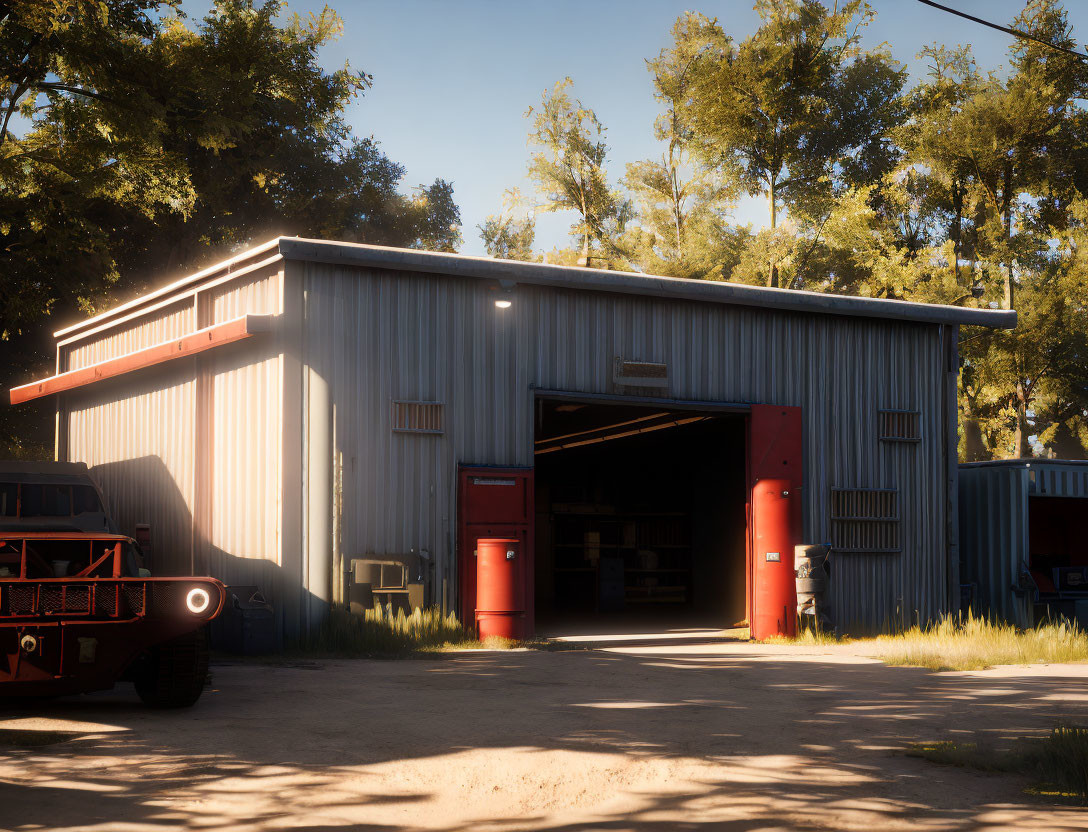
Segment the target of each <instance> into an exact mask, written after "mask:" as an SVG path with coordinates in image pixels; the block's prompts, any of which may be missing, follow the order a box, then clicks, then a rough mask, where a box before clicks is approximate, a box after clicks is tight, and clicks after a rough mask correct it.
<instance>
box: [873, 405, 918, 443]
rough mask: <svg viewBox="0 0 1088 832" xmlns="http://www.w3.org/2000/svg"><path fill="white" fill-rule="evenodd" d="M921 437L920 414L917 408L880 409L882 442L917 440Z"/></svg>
mask: <svg viewBox="0 0 1088 832" xmlns="http://www.w3.org/2000/svg"><path fill="white" fill-rule="evenodd" d="M921 438H922V433H921V414H920V413H919V412H918V411H917V410H881V411H880V439H881V441H882V442H918V441H920V440H921Z"/></svg>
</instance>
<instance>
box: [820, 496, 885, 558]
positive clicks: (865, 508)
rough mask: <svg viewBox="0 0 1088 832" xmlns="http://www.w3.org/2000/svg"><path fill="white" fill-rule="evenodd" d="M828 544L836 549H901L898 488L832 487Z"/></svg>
mask: <svg viewBox="0 0 1088 832" xmlns="http://www.w3.org/2000/svg"><path fill="white" fill-rule="evenodd" d="M831 544H832V547H833V548H834V550H835V551H836V552H860V553H870V554H872V553H883V552H889V553H891V552H899V551H901V547H900V542H899V491H898V490H896V489H894V488H833V489H831Z"/></svg>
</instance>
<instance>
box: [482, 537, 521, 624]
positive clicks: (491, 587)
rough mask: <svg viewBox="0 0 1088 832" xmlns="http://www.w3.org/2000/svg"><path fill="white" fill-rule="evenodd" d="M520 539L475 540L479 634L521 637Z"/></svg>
mask: <svg viewBox="0 0 1088 832" xmlns="http://www.w3.org/2000/svg"><path fill="white" fill-rule="evenodd" d="M522 568H523V567H522V557H521V542H520V541H519V540H516V539H514V538H482V539H480V540H477V541H476V626H477V628H478V630H479V633H480V638H481V639H485V638H487V637H488V636H502V637H503V638H510V639H520V638H524V632H525V597H524V595H525V593H524V592H523V586H524V582H523V580H522V574H521V570H522Z"/></svg>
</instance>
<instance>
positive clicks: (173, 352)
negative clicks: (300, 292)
mask: <svg viewBox="0 0 1088 832" xmlns="http://www.w3.org/2000/svg"><path fill="white" fill-rule="evenodd" d="M273 317H274V316H273V315H243V316H242V317H240V318H235V319H234V320H232V321H227V322H225V323H221V324H216V325H215V326H209V327H206V328H204V329H198V330H197V331H196V332H192V333H190V334H188V335H183V336H181V337H180V338H175V339H174V340H172V341H167V342H166V343H163V344H156V345H155V346H153V347H146V348H144V349H142V350H137V351H136V352H132V353H129V354H128V355H122V356H118V357H117V358H111V359H108V360H106V361H102V362H99V363H98V364H92V365H90V366H89V367H81V368H80V369H78V370H70V371H69V372H67V373H61V374H60V375H55V376H50V377H49V378H44V379H42V380H41V381H32V382H31V383H30V384H24V385H22V386H20V387H13V388H12V389H11V391H10V393H9V395H10V397H11V403H12V404H21V403H23V402H28V401H31V400H32V399H40V398H41V397H42V396H51V395H53V394H54V393H63V392H65V391H67V390H74V389H75V388H77V387H85V386H86V385H88V384H94V383H95V382H98V381H103V380H105V379H107V378H114V377H115V376H120V375H124V374H125V373H131V372H133V371H134V370H140V369H143V368H144V367H153V366H154V365H156V364H162V363H164V362H166V361H173V360H174V359H177V358H184V357H185V356H188V355H195V354H197V353H200V352H204V351H205V350H210V349H214V348H215V347H221V346H223V345H225V344H232V343H234V342H235V341H241V340H244V339H246V338H252V337H253V336H254V335H256V334H258V333H261V332H267V331H268V330H269V329H271V328H272V318H273Z"/></svg>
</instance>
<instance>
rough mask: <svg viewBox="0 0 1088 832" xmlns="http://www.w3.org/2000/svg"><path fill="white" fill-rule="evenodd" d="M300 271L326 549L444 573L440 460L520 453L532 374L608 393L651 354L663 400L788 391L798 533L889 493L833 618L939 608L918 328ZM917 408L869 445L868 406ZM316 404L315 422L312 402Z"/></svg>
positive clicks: (350, 271)
mask: <svg viewBox="0 0 1088 832" xmlns="http://www.w3.org/2000/svg"><path fill="white" fill-rule="evenodd" d="M288 269H289V272H288V274H289V275H291V274H295V273H297V274H299V275H301V276H303V277H304V286H305V291H306V300H305V316H306V328H305V343H304V347H303V355H304V359H303V360H304V362H305V363H306V364H307V365H308V366H309V368H310V371H311V372H312V373H315V374H317V375H318V376H320V377H321V378H322V379H324V380H325V381H327V383H328V387H329V389H330V391H331V404H330V407H331V409H332V410H333V411H334V413H335V424H334V426H333V432H334V435H335V437H336V439H335V448H334V454H333V457H334V458H333V459H332V460H329V469H328V471H323V472H310V474H309V476H311V477H313V476H321V477H330V476H333V475H332V474H331V473H329V472H331V471H337V470H338V468H337V466H339V465H340V460H341V457H342V473H337V474H336V476H337V477H338V478H342V489H343V493H342V500H343V506H344V508H343V516H342V517H341V518H339V523H338V524H337V523H336V522H334V523H333V527H334V528H337V527H338V528H339V530H340V531H339V534H340V536H341V539H340V541H339V542H340V546H341V548H342V551H343V554H344V556H345V557H350V556H352V555H356V556H359V555H363V554H366V553H374V554H406V553H408V552H409V551H410V550H413V549H414V550H417V551H418V550H420V549H426V550H428V551H429V552H430V553H432V554H433V556H434V557H435V561H436V573H437V574H436V579H437V586H441V582H442V579H443V578H448V579H449V581H450V583H451V584H452V583H453V580H454V576H455V573H456V570H455V565H454V560H453V557H454V555H453V544H452V541H453V537H454V526H455V523H456V513H455V509H456V507H455V504H454V482H455V476H456V466H457V464H458V463H465V464H482V465H488V464H491V465H531V464H532V462H533V451H532V429H533V410H532V404H533V388H534V387H535V388H541V389H556V390H566V391H575V392H584V393H613V392H615V390H614V385H613V377H612V372H613V361H614V358H615V357H617V356H622V357H623V358H627V359H636V360H643V361H651V362H662V363H665V364H667V365H668V368H669V370H668V372H669V390H668V395H669V396H670V397H672V398H677V399H692V400H695V399H698V400H706V401H721V402H759V403H766V404H781V405H799V406H801V407H802V408H804V414H805V415H804V420H805V437H804V440H805V479H806V482H805V530H806V537H807V538H808V539H809V540H811V541H821V540H829V539H830V519H829V496H830V490H831V488H832V487H844V488H897V489H898V490H899V493H900V505H901V511H902V521H901V522H902V544H903V551H902V553H900V554H882V555H861V554H849V555H847V554H844V555H841V556H839V557H838V559H837V561H836V564H835V568H834V573H833V577H832V590H833V601H832V603H833V606H834V613H835V617H836V619H837V621H838V623H839V624H840V626H842V627H845V628H846V629H848V630H851V631H854V632H860V631H863V630H873V629H883V628H889V627H894V626H898V625H900V624H907V623H911V622H913V621H915V620H921V621H923V622H924V621H928V620H931V619H933V618H934V617H935V616H937V615H938V614H939V613H940V612H941V611H943V610H946V609H948V608H949V604H950V593H949V586H948V566H949V565H948V563H947V551H948V546H947V541H946V534H947V530H946V520H947V517H946V514H947V511H946V500H947V497H948V495H947V494H946V493H945V489H944V487H943V483H944V482H945V481H946V474H947V472H946V461H947V460H946V458H945V433H944V428H945V425H944V416H945V414H944V407H945V404H946V402H945V399H944V395H945V392H946V384H947V380H948V376H947V375H946V372H945V367H944V364H945V361H946V353H945V351H944V347H943V346H942V335H943V333H942V330H941V329H940V328H939V327H938V326H936V325H922V324H910V323H897V322H888V321H879V320H872V319H857V318H846V317H835V316H827V315H804V314H798V313H789V312H771V311H764V310H759V309H754V308H747V307H739V306H727V305H718V304H698V303H694V302H687V301H666V300H658V299H653V298H646V297H638V296H633V295H622V294H605V293H594V292H588V291H571V290H556V289H551V288H546V287H535V286H528V285H521V286H519V287H518V288H517V293H516V297H515V298H514V304H513V307H512V308H510V309H507V310H499V309H496V308H495V306H494V303H493V301H494V297H495V293H494V292H492V291H489V289H488V286H487V284H486V283H485V282H484V281H479V280H472V279H461V278H454V277H446V276H436V275H424V274H414V273H406V272H396V273H394V272H382V271H374V270H366V269H361V268H354V267H346V266H332V265H323V264H314V263H304V264H303V263H290V264H289V265H288ZM393 400H415V401H440V402H444V403H445V433H444V434H443V435H439V436H434V435H424V434H409V433H399V432H394V431H393V430H392V428H391V416H392V413H391V407H392V406H391V402H392V401H393ZM884 408H895V409H906V410H917V411H919V412H920V425H921V432H922V438H921V441H920V442H913V443H893V442H881V441H879V440H878V418H879V417H878V411H879V410H880V409H884ZM317 418H319V419H322V418H325V416H324V414H318V415H317Z"/></svg>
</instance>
